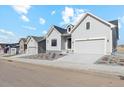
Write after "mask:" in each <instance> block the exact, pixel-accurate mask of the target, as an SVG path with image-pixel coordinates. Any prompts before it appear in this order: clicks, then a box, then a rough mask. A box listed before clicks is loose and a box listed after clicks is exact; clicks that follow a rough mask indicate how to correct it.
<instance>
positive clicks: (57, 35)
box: [46, 29, 61, 51]
mask: <svg viewBox="0 0 124 93" xmlns="http://www.w3.org/2000/svg"><path fill="white" fill-rule="evenodd" d="M52 39H57V46H51V40H52ZM46 50H47V51H61V34H60V33H59V32H58V31H57V30H56V29H53V31H52V32H51V33H50V35H49V36H48V37H47V38H46Z"/></svg>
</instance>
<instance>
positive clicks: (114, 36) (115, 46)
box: [112, 29, 118, 51]
mask: <svg viewBox="0 0 124 93" xmlns="http://www.w3.org/2000/svg"><path fill="white" fill-rule="evenodd" d="M117 40H118V39H117V31H116V29H113V31H112V41H113V51H116V50H117Z"/></svg>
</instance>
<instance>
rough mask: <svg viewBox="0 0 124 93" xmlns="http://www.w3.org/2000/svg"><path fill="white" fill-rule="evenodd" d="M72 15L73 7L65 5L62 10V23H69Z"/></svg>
mask: <svg viewBox="0 0 124 93" xmlns="http://www.w3.org/2000/svg"><path fill="white" fill-rule="evenodd" d="M73 16H74V10H73V8H69V7H65V10H64V11H62V19H63V21H64V23H65V24H66V23H69V22H70V20H71V17H73Z"/></svg>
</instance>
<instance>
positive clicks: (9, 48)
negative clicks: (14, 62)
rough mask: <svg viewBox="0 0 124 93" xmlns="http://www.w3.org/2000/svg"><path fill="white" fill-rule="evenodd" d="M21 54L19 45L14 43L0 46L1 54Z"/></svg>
mask: <svg viewBox="0 0 124 93" xmlns="http://www.w3.org/2000/svg"><path fill="white" fill-rule="evenodd" d="M18 53H19V44H18V43H12V44H7V43H4V44H0V54H12V55H13V54H18Z"/></svg>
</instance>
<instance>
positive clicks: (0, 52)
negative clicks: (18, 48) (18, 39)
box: [0, 43, 6, 54]
mask: <svg viewBox="0 0 124 93" xmlns="http://www.w3.org/2000/svg"><path fill="white" fill-rule="evenodd" d="M5 46H6V45H5V44H3V43H0V54H4V49H5Z"/></svg>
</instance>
